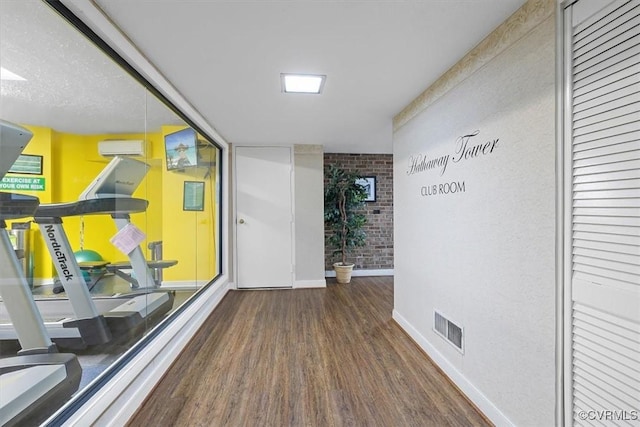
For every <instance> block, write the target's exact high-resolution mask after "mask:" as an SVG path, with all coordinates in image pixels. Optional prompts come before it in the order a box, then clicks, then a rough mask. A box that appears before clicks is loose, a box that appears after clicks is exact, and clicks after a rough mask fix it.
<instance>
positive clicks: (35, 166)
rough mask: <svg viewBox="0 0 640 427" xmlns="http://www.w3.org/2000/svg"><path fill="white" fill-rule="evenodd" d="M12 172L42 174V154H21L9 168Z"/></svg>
mask: <svg viewBox="0 0 640 427" xmlns="http://www.w3.org/2000/svg"><path fill="white" fill-rule="evenodd" d="M9 172H10V173H22V174H29V175H42V156H38V155H32V154H21V155H20V156H18V158H17V159H16V161H15V163H14V164H13V165H12V166H11V169H9Z"/></svg>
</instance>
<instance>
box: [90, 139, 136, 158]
mask: <svg viewBox="0 0 640 427" xmlns="http://www.w3.org/2000/svg"><path fill="white" fill-rule="evenodd" d="M146 148H147V144H146V143H145V141H143V140H141V139H136V140H125V139H109V140H106V141H100V142H98V153H100V155H101V156H105V157H111V156H145V154H146V151H147V150H146Z"/></svg>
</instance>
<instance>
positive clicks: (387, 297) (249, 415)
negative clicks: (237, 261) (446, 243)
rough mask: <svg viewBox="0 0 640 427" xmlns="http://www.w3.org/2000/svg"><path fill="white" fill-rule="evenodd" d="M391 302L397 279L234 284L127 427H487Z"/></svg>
mask: <svg viewBox="0 0 640 427" xmlns="http://www.w3.org/2000/svg"><path fill="white" fill-rule="evenodd" d="M392 309H393V278H390V277H367V278H360V277H357V278H354V279H353V281H352V282H351V284H349V285H338V284H335V282H330V283H329V284H328V286H327V288H326V289H299V290H268V291H266V290H265V291H261V290H258V291H231V292H229V293H228V294H227V296H226V297H225V298H224V300H223V301H222V302H221V303H220V305H219V306H218V307H217V308H216V309H215V311H214V313H213V314H212V315H211V316H210V317H209V319H208V320H207V321H206V322H205V324H204V325H203V327H202V329H201V330H200V331H199V332H198V334H197V335H196V336H195V337H194V339H193V340H192V342H191V343H190V344H189V345H188V346H187V348H186V349H185V351H184V352H183V354H182V355H181V357H180V358H179V359H178V361H177V362H176V363H175V364H174V365H173V366H172V367H171V369H170V370H169V372H168V373H167V374H166V376H165V377H164V378H163V380H162V381H161V383H160V384H159V385H158V386H157V388H156V389H155V391H154V392H153V393H152V394H151V396H150V397H149V398H148V399H147V400H146V402H145V404H144V405H143V407H142V408H141V409H140V410H139V411H138V412H137V414H136V415H135V417H134V418H133V419H132V420H131V421H130V423H129V425H130V426H144V425H153V426H393V427H397V426H486V425H490V424H489V423H488V422H487V421H486V420H485V419H484V418H483V417H482V416H481V415H480V414H479V413H478V412H477V410H476V409H475V408H474V407H473V406H472V405H471V404H470V403H469V402H468V401H467V400H466V399H465V398H464V397H463V396H462V395H461V394H460V392H459V391H458V390H457V389H456V388H455V387H454V386H453V385H452V384H451V383H450V382H449V381H448V380H447V379H446V377H445V376H444V375H443V374H442V372H441V371H440V370H439V369H438V368H436V367H435V365H434V364H433V362H431V360H430V359H429V358H428V357H427V356H426V355H425V354H424V353H423V352H422V351H421V350H420V349H419V348H418V346H417V345H416V344H415V343H414V342H413V341H412V340H411V339H410V338H409V337H408V336H407V335H405V334H404V332H403V331H402V329H401V328H400V327H399V326H398V325H397V324H396V323H395V322H394V321H393V320H392V319H391V312H392Z"/></svg>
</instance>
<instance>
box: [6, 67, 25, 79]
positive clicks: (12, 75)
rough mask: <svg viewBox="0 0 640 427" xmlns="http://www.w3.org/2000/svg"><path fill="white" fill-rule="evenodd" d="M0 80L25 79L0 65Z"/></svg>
mask: <svg viewBox="0 0 640 427" xmlns="http://www.w3.org/2000/svg"><path fill="white" fill-rule="evenodd" d="M0 80H16V81H25V80H27V79H25V78H24V77H20V76H19V75H17V74H16V73H14V72H11V71H9V70H7V69H6V68H4V67H0Z"/></svg>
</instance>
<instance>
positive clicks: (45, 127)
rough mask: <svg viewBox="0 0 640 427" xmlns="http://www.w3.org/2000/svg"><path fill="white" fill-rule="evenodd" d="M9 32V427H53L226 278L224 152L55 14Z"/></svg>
mask: <svg viewBox="0 0 640 427" xmlns="http://www.w3.org/2000/svg"><path fill="white" fill-rule="evenodd" d="M0 20H1V22H2V25H1V26H0V67H1V71H2V76H1V93H0V178H1V181H0V225H1V226H2V230H0V297H1V298H2V302H1V303H0V356H1V357H2V359H1V360H0V374H1V375H0V389H2V390H3V396H2V405H3V407H2V409H1V410H0V413H1V414H2V418H1V419H0V424H1V425H4V424H5V423H18V422H38V421H42V420H43V419H46V418H47V417H48V416H49V415H51V414H52V413H53V412H54V411H55V410H57V409H58V408H59V407H60V406H61V405H63V404H64V403H65V402H66V401H68V400H69V399H70V398H71V397H72V396H74V395H76V394H77V393H79V392H81V391H82V390H83V389H84V388H85V387H87V386H88V385H89V384H90V383H91V382H92V381H93V380H94V379H95V378H96V377H97V376H99V375H100V374H101V373H103V372H104V371H105V370H106V369H108V368H109V366H110V365H111V364H112V363H113V362H114V361H115V360H116V359H117V358H119V357H120V356H121V355H122V354H123V353H124V352H125V351H127V350H128V349H129V348H131V346H132V345H133V344H134V343H135V342H137V340H139V339H140V338H141V337H143V336H144V335H145V334H146V333H147V332H148V331H150V330H151V329H152V328H153V327H155V326H156V325H157V324H158V323H159V322H161V321H162V320H163V319H165V318H167V317H168V316H170V314H171V313H172V312H174V311H175V310H176V308H177V307H179V306H180V305H181V304H182V303H184V302H185V301H186V300H187V299H189V298H190V297H191V296H192V295H193V294H194V293H195V292H196V291H197V290H198V289H199V288H201V287H202V286H204V285H205V284H207V283H208V282H210V281H211V280H212V279H213V278H214V277H215V276H216V274H218V272H219V268H220V266H219V265H218V263H217V256H216V254H217V251H218V245H219V240H220V239H219V236H217V235H216V231H217V230H218V226H217V224H218V221H219V211H220V203H219V200H218V192H217V191H216V188H217V187H218V185H219V162H220V152H219V149H218V148H217V147H216V146H215V145H213V144H212V143H211V141H208V140H207V139H206V137H204V136H203V135H200V134H198V133H197V132H196V131H195V130H193V129H192V128H190V127H189V126H188V124H187V123H185V122H184V120H182V119H181V118H180V117H179V116H178V115H177V114H175V113H174V112H173V111H171V110H170V109H169V108H167V107H166V106H165V105H164V104H163V103H162V102H160V101H159V100H157V99H156V98H155V97H154V96H152V95H151V94H150V93H149V91H148V90H147V89H146V88H145V87H144V86H143V85H141V84H140V83H138V82H137V81H136V80H134V79H133V78H132V77H131V76H129V75H128V74H127V73H126V72H125V71H124V70H123V69H122V68H120V67H119V66H118V65H117V64H116V63H115V62H114V61H113V60H112V59H111V58H109V57H107V56H106V55H105V54H104V53H102V52H101V51H100V50H99V49H98V48H96V47H95V45H93V44H92V43H91V42H90V41H89V40H88V39H86V38H85V37H84V36H83V35H81V34H80V33H78V32H77V31H76V30H75V29H74V28H72V27H71V26H70V25H69V24H68V23H66V22H65V21H64V20H63V19H62V18H60V17H59V16H58V15H57V14H56V13H55V12H54V11H52V10H51V9H50V8H49V7H48V6H47V5H46V4H44V3H43V2H40V1H21V2H14V1H9V2H0ZM18 367H20V368H18ZM9 391H10V392H9Z"/></svg>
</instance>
